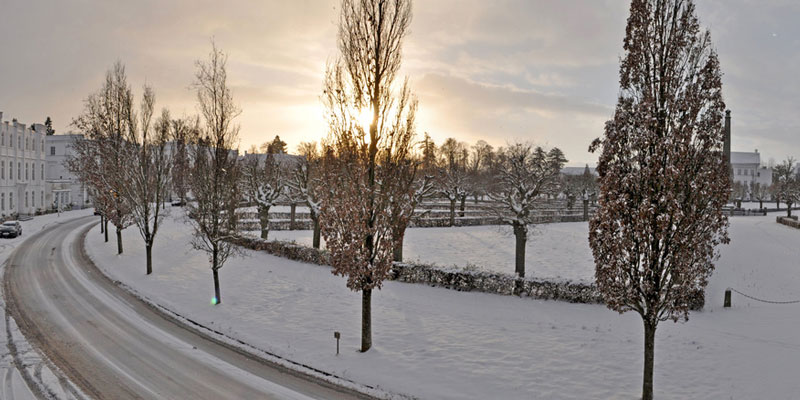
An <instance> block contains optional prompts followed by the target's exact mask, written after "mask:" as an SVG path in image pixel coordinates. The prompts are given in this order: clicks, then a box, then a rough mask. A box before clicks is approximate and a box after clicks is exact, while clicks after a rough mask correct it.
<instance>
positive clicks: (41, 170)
mask: <svg viewBox="0 0 800 400" xmlns="http://www.w3.org/2000/svg"><path fill="white" fill-rule="evenodd" d="M39 173H40V174H41V175H42V180H44V163H42V168H40V169H39Z"/></svg>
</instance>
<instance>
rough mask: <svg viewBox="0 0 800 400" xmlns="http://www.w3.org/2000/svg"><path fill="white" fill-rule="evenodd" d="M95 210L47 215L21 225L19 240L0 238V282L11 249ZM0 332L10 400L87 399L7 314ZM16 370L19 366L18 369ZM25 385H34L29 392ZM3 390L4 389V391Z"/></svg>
mask: <svg viewBox="0 0 800 400" xmlns="http://www.w3.org/2000/svg"><path fill="white" fill-rule="evenodd" d="M93 210H94V209H83V210H76V211H67V212H63V213H60V214H58V213H56V214H47V215H40V216H36V217H34V218H33V219H31V220H28V221H20V224H21V225H22V236H18V237H16V238H0V264H2V266H0V278H2V277H3V274H4V273H5V267H6V265H5V262H6V260H7V259H8V257H9V255H11V253H12V252H13V251H14V249H15V248H16V247H17V246H18V245H19V244H20V243H22V242H24V241H25V240H27V239H28V238H30V237H31V236H33V235H35V234H36V232H39V231H41V230H44V229H46V228H47V227H49V226H52V225H54V224H61V223H64V222H66V221H69V220H72V219H76V218H81V217H85V216H89V215H92V212H93ZM3 286H4V285H0V294H2V298H0V307H2V308H3V310H5V308H6V307H5V294H4V293H3ZM0 329H1V330H2V332H1V333H0V335H2V340H0V342H2V345H3V346H4V347H6V349H7V353H6V352H5V351H4V354H7V356H5V357H4V358H3V363H2V367H3V375H4V376H5V377H6V382H5V384H6V385H7V384H9V382H8V379H9V375H8V372H9V371H8V370H9V369H12V368H13V369H16V371H13V372H12V373H13V378H11V379H12V381H11V384H12V385H13V387H12V389H13V397H14V398H16V399H26V398H30V399H35V398H39V396H37V395H34V394H33V393H32V391H31V390H33V391H36V392H38V393H40V394H41V396H44V398H47V399H74V398H88V397H87V396H86V395H85V394H84V393H82V392H81V390H80V389H79V388H78V387H77V386H75V385H74V384H73V383H71V382H69V380H68V378H67V377H66V376H65V375H64V374H62V373H61V372H60V371H59V370H58V367H56V366H55V365H53V363H52V362H50V361H49V360H48V359H47V357H46V356H45V355H44V354H42V353H41V352H39V351H38V350H36V349H34V348H33V347H32V346H31V345H30V343H28V341H27V340H26V339H25V337H24V336H23V335H22V332H21V331H20V330H19V327H18V326H17V323H16V321H15V320H14V318H12V317H11V315H10V314H9V313H8V312H7V311H6V313H5V318H3V319H0ZM18 366H22V369H20V368H19V367H18ZM28 385H34V386H35V389H31V388H29V387H28ZM4 389H5V388H4Z"/></svg>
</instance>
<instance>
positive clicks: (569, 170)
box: [561, 166, 597, 175]
mask: <svg viewBox="0 0 800 400" xmlns="http://www.w3.org/2000/svg"><path fill="white" fill-rule="evenodd" d="M585 171H586V167H585V166H583V167H564V168H561V173H562V174H564V175H583V173H584V172H585ZM589 172H591V173H592V175H597V171H595V169H594V168H592V167H589Z"/></svg>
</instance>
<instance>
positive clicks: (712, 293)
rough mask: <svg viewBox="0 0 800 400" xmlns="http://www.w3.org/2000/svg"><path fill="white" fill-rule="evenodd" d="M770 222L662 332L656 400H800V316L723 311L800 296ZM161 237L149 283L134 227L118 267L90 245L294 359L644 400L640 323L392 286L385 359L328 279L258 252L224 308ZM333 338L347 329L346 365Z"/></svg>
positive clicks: (785, 240) (793, 238)
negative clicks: (682, 317) (699, 304)
mask: <svg viewBox="0 0 800 400" xmlns="http://www.w3.org/2000/svg"><path fill="white" fill-rule="evenodd" d="M774 218H775V217H774V215H771V216H767V217H740V218H734V219H732V220H731V231H730V232H731V239H732V243H731V245H729V246H726V247H724V248H723V255H722V258H721V260H720V261H719V263H718V270H717V271H716V273H715V274H714V276H713V277H712V280H711V285H710V287H709V289H708V292H707V298H708V301H707V304H706V308H705V309H704V311H702V312H697V313H692V314H691V316H690V321H689V322H688V323H677V324H676V323H672V322H664V323H662V324H661V325H660V326H659V328H658V332H657V335H656V365H655V395H656V397H657V398H659V399H687V398H693V399H729V398H732V399H789V398H797V394H798V393H800V380H798V379H797V371H798V370H800V335H798V333H797V332H798V329H799V328H800V304H795V305H772V304H764V303H759V302H755V301H750V300H747V299H746V298H744V297H742V296H739V295H736V294H735V295H734V297H733V302H734V307H733V308H732V309H723V308H722V299H723V292H724V290H725V288H726V287H728V286H732V287H734V288H736V289H738V290H741V291H743V292H745V293H748V294H751V295H753V296H757V297H762V298H768V299H771V300H795V299H800V273H798V268H800V266H799V265H798V258H799V257H800V246H798V243H800V230H795V229H791V228H788V227H786V226H783V225H779V224H776V223H775V222H774ZM574 226H576V227H580V226H584V227H585V226H586V225H585V224H575V225H574ZM163 229H164V230H163V231H161V232H160V233H159V236H158V237H157V238H156V248H155V250H154V257H155V261H154V274H153V275H152V276H149V277H148V276H145V275H144V246H143V245H142V243H141V238H140V237H139V235H138V234H137V233H136V232H135V231H134V230H133V229H128V230H126V232H125V235H124V236H125V249H126V250H125V251H126V253H125V254H124V255H122V256H117V255H116V254H115V249H116V247H115V246H114V243H113V241H112V243H108V244H105V243H103V241H102V236H101V235H100V234H99V228H97V227H95V228H94V229H92V231H91V232H90V233H89V235H88V239H87V248H88V251H89V254H90V255H91V257H92V258H93V259H95V260H96V261H97V262H98V264H99V265H100V266H101V268H103V269H104V270H106V272H107V273H108V274H109V275H111V276H112V277H113V278H115V279H119V280H121V281H123V282H125V283H126V284H128V285H131V286H132V287H134V288H135V290H137V291H138V292H139V293H140V294H141V295H144V296H146V297H148V298H149V299H151V300H153V301H156V302H158V303H160V304H162V305H164V306H166V307H168V308H170V309H172V310H174V311H177V312H179V313H181V314H184V315H186V316H189V317H190V318H193V319H195V320H197V321H200V322H202V323H204V324H207V325H209V326H213V327H214V328H216V329H219V330H221V331H223V332H226V333H227V334H229V335H231V336H234V337H236V338H239V339H242V340H244V341H246V342H248V343H252V344H254V345H256V346H258V347H260V348H263V349H265V350H268V351H272V352H275V353H277V354H280V355H283V356H286V357H288V358H289V359H292V360H295V361H298V362H303V363H309V364H311V365H313V366H315V367H317V368H320V369H322V370H325V371H329V372H332V373H335V374H338V375H340V376H344V377H347V378H349V379H353V380H355V381H358V382H361V383H363V384H367V385H373V386H375V385H377V386H379V387H380V388H382V389H384V390H386V391H387V392H390V393H403V394H408V395H412V396H416V397H419V398H425V399H428V398H431V399H433V398H435V399H487V398H495V399H531V398H536V399H539V398H541V399H587V398H621V399H635V398H638V396H639V395H640V393H641V374H642V354H643V353H642V348H643V334H642V323H641V320H640V318H639V317H638V316H637V315H635V314H632V313H628V314H624V315H619V314H617V313H614V312H612V311H609V310H608V309H606V308H605V307H603V306H600V305H585V304H569V303H562V302H554V301H539V300H532V299H527V298H525V299H522V298H516V297H510V296H498V295H491V294H483V293H463V292H456V291H451V290H446V289H441V288H431V287H427V286H424V285H414V284H405V283H399V282H386V283H385V285H384V288H383V290H381V291H379V292H376V293H374V295H373V306H372V307H373V324H374V332H373V335H374V336H373V340H374V348H373V349H372V350H370V351H369V352H368V353H366V354H361V353H359V352H358V351H357V349H358V347H359V343H360V337H359V334H360V301H361V298H360V295H359V294H358V293H353V292H350V291H349V290H347V289H346V287H345V280H344V279H343V278H340V277H335V276H333V275H331V274H330V272H329V270H328V269H327V268H326V267H321V266H315V265H307V264H302V263H298V262H293V261H288V260H285V259H280V258H277V257H274V256H271V255H268V254H264V253H256V252H250V251H248V252H247V253H246V254H247V255H246V257H244V258H237V259H232V260H231V261H230V262H229V264H228V265H226V266H225V267H224V268H223V269H222V270H221V271H220V277H221V278H220V279H221V285H222V299H223V303H222V304H221V305H219V306H211V305H210V303H209V300H210V298H211V297H212V295H213V284H212V277H211V270H210V268H209V266H208V262H207V258H206V256H204V255H203V254H200V253H197V252H195V251H192V250H191V249H190V247H189V244H188V240H189V236H188V232H189V229H188V227H187V226H185V225H183V223H182V222H176V221H175V220H170V221H167V222H166V223H165V225H164V227H163ZM577 229H578V228H576V230H577ZM584 229H585V228H584ZM425 231H430V230H427V229H426V230H425ZM584 234H585V232H584ZM474 240H475V241H478V242H479V241H480V239H474ZM508 241H509V243H512V240H511V238H508ZM567 244H573V245H574V246H576V250H575V251H576V252H585V247H586V246H587V245H586V243H585V240H570V241H568V243H567ZM481 252H482V251H481V250H480V249H479V250H475V251H472V252H471V254H472V255H473V256H474V255H476V254H479V253H481ZM467 256H468V255H467V254H465V255H464V257H465V259H467V258H466V257H467ZM563 256H564V257H568V255H567V254H564V255H563ZM564 264H565V265H567V264H569V263H564ZM532 267H533V268H532V269H531V270H532V271H535V270H536V266H533V265H532ZM564 268H565V269H567V268H569V267H568V266H565V267H564ZM581 268H585V266H582V267H581ZM334 330H338V331H341V332H342V354H341V355H339V356H338V357H337V356H335V354H334V353H335V341H334V339H333V331H334Z"/></svg>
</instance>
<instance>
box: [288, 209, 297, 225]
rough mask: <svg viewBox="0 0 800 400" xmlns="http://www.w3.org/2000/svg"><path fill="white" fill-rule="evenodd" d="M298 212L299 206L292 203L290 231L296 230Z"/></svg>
mask: <svg viewBox="0 0 800 400" xmlns="http://www.w3.org/2000/svg"><path fill="white" fill-rule="evenodd" d="M296 211H297V204H295V203H292V204H291V205H290V209H289V213H290V214H289V230H292V231H293V230H294V218H295V214H296Z"/></svg>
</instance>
